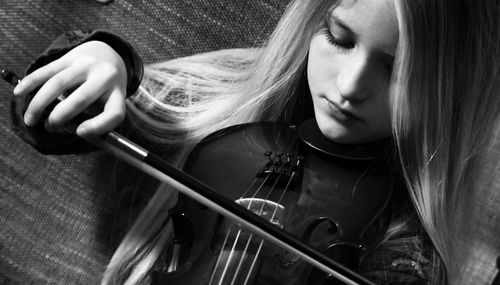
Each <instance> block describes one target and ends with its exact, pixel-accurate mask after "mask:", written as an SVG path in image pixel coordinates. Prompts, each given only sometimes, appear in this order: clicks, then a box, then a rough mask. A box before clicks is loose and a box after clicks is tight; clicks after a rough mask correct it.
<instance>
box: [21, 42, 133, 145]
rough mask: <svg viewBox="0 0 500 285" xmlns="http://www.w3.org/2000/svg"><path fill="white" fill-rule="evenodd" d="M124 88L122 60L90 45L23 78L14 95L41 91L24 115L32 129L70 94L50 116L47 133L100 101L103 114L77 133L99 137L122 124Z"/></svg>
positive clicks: (97, 45) (109, 50)
mask: <svg viewBox="0 0 500 285" xmlns="http://www.w3.org/2000/svg"><path fill="white" fill-rule="evenodd" d="M126 85H127V72H126V68H125V63H124V62H123V60H122V59H121V57H120V56H119V55H118V54H117V53H116V52H115V51H114V50H113V49H112V48H111V47H110V46H108V45H107V44H105V43H103V42H99V41H91V42H87V43H84V44H81V45H79V46H77V47H75V48H74V49H72V50H71V51H69V52H68V53H67V54H65V55H64V56H62V57H61V58H59V59H57V60H55V61H53V62H51V63H49V64H47V65H45V66H43V67H41V68H39V69H37V70H35V71H34V72H32V73H31V74H29V75H28V76H26V77H25V78H23V79H22V80H21V82H20V83H19V84H18V85H17V86H16V88H15V89H14V95H16V96H21V95H26V94H28V93H29V92H31V91H33V90H35V89H36V88H38V87H40V89H39V90H38V92H37V93H36V94H35V96H34V97H33V99H32V100H31V102H30V104H29V106H28V108H27V110H26V113H25V115H24V122H25V124H26V125H28V126H34V125H35V124H36V123H37V122H38V121H39V120H40V119H41V118H40V117H41V116H42V113H43V111H44V109H45V108H46V107H47V106H48V105H49V104H50V103H51V102H52V101H54V100H56V98H57V97H58V96H60V95H61V94H68V93H69V95H68V96H67V97H66V99H64V100H63V101H62V102H60V103H59V104H57V105H56V106H55V108H54V109H53V110H52V112H50V114H49V116H48V118H47V121H46V128H47V130H48V131H55V130H57V129H60V128H61V127H63V126H64V124H66V123H67V122H68V121H69V120H71V119H72V118H74V117H75V116H76V115H78V114H79V113H81V112H83V111H84V110H85V109H87V107H89V106H90V105H91V104H92V103H94V102H96V101H101V102H102V103H103V104H104V107H103V110H102V112H101V113H100V114H98V115H96V116H95V117H93V118H91V119H89V120H87V121H84V122H82V123H81V124H80V125H79V126H78V127H77V129H76V133H77V135H78V136H81V137H85V136H98V135H102V134H104V133H107V132H109V131H111V130H112V129H114V128H115V127H116V126H118V125H119V124H120V123H121V122H122V121H123V119H124V117H125V98H126Z"/></svg>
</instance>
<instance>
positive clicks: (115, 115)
mask: <svg viewBox="0 0 500 285" xmlns="http://www.w3.org/2000/svg"><path fill="white" fill-rule="evenodd" d="M124 92H125V91H124V90H120V89H115V90H114V91H113V92H112V93H111V94H110V95H109V98H108V101H107V102H106V104H105V105H104V110H103V112H102V113H100V114H99V115H97V116H95V117H94V118H92V119H90V120H87V121H85V122H83V123H82V124H80V126H78V128H77V129H76V134H77V135H78V136H80V137H88V136H100V135H103V134H105V133H107V132H109V131H111V130H113V129H114V128H116V127H117V126H118V125H119V124H120V123H121V122H122V121H123V119H124V118H125V100H124Z"/></svg>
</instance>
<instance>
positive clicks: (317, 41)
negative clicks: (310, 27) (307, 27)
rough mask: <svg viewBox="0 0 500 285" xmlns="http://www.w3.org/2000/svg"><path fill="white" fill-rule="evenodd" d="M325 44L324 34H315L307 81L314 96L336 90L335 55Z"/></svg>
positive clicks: (312, 41)
mask: <svg viewBox="0 0 500 285" xmlns="http://www.w3.org/2000/svg"><path fill="white" fill-rule="evenodd" d="M324 45H325V43H324V41H323V40H322V35H315V36H314V37H313V38H312V40H311V44H310V46H309V56H308V61H307V81H308V83H309V89H310V91H311V95H313V96H317V95H319V94H321V93H324V92H326V91H327V90H332V91H333V90H335V68H334V66H335V64H334V56H333V55H332V54H330V52H329V51H328V50H327V47H324Z"/></svg>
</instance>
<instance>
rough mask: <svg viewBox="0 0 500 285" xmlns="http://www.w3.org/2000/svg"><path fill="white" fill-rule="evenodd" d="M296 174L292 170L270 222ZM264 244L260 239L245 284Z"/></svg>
mask: <svg viewBox="0 0 500 285" xmlns="http://www.w3.org/2000/svg"><path fill="white" fill-rule="evenodd" d="M294 176H295V172H292V175H291V176H290V178H289V179H288V182H287V184H286V186H285V189H284V191H283V192H282V193H281V197H280V198H279V200H278V203H277V204H276V207H275V208H274V212H273V215H272V216H271V219H270V222H272V221H273V219H274V217H275V215H276V214H277V212H278V208H279V205H280V204H281V201H282V200H283V198H284V196H285V193H286V192H288V189H290V184H291V182H292V181H293V177H294ZM250 236H251V237H252V236H253V234H251V235H250ZM263 244H264V239H262V240H261V241H260V244H259V249H258V250H257V252H256V254H255V256H254V258H253V261H252V265H251V266H250V270H248V274H247V277H246V278H245V282H244V283H243V284H244V285H246V284H247V282H248V280H249V279H250V274H251V272H252V271H253V268H254V266H255V264H256V262H257V258H258V256H259V254H260V251H261V249H262V245H263Z"/></svg>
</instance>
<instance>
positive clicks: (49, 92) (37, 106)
mask: <svg viewBox="0 0 500 285" xmlns="http://www.w3.org/2000/svg"><path fill="white" fill-rule="evenodd" d="M83 79H84V78H83V76H82V75H81V72H79V69H78V68H67V69H64V70H63V71H61V72H59V73H57V74H55V75H54V76H53V77H51V78H50V79H49V80H48V81H47V82H45V84H44V85H43V86H42V87H41V88H40V90H38V92H37V93H36V95H35V96H34V97H33V99H32V100H31V102H30V104H29V105H28V109H27V110H26V113H25V116H24V123H25V124H26V125H28V126H33V125H35V124H36V123H37V122H38V120H39V119H40V117H41V115H42V114H43V110H45V108H46V107H47V106H48V105H49V104H50V103H51V102H52V101H54V100H55V99H56V98H57V96H59V95H60V94H61V93H63V92H64V91H66V90H68V89H71V88H73V87H75V86H76V85H78V84H80V83H81V82H82V81H83Z"/></svg>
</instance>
